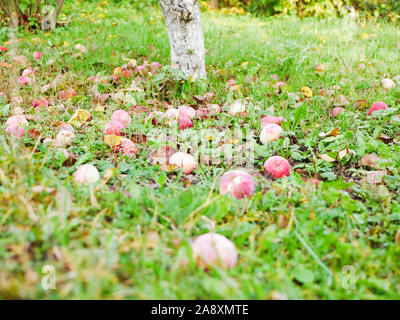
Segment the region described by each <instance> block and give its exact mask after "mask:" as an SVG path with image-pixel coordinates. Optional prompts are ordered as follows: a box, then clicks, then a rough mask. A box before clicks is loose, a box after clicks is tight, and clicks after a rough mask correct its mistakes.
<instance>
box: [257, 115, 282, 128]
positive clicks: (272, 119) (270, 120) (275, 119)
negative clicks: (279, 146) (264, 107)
mask: <svg viewBox="0 0 400 320" xmlns="http://www.w3.org/2000/svg"><path fill="white" fill-rule="evenodd" d="M282 120H283V117H276V116H265V117H262V118H261V129H262V128H264V127H265V126H266V125H267V124H268V123H275V124H277V125H279V126H280V125H281V121H282Z"/></svg>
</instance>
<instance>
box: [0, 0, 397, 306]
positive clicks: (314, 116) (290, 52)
mask: <svg viewBox="0 0 400 320" xmlns="http://www.w3.org/2000/svg"><path fill="white" fill-rule="evenodd" d="M64 14H65V16H66V17H68V18H69V19H70V23H69V24H68V25H66V26H63V27H58V28H56V29H55V30H54V31H52V32H49V33H43V32H37V33H29V32H27V31H20V32H19V33H18V38H19V41H18V43H17V44H16V45H15V44H13V43H10V42H7V41H9V40H10V39H8V32H7V29H5V28H3V29H2V30H1V31H0V36H1V39H0V40H1V41H2V43H3V46H5V47H10V48H11V47H12V45H15V46H16V49H15V50H16V52H17V54H19V55H23V56H25V57H27V58H28V60H29V61H28V62H29V63H28V65H29V66H32V67H33V68H34V70H35V76H34V78H35V79H36V80H35V81H36V83H30V84H27V85H25V86H18V85H17V83H16V82H15V81H16V80H15V74H16V75H17V76H18V77H19V76H20V75H21V72H22V71H23V70H24V68H25V67H27V65H25V66H20V65H18V63H17V62H15V61H13V60H12V57H11V54H10V49H9V51H7V52H5V53H1V55H2V56H1V57H0V59H1V61H3V62H2V66H1V69H0V75H1V78H2V82H1V86H2V87H1V90H2V91H3V92H4V93H5V95H6V96H5V98H4V99H2V100H1V101H0V117H1V126H2V129H3V130H2V131H1V133H0V298H2V299H10V298H24V299H30V298H50V299H57V298H58V299H60V298H61V299H65V298H67V299H72V298H73V299H84V298H87V299H91V298H99V299H103V298H108V299H280V298H288V299H381V298H388V299H395V298H400V274H399V265H400V260H399V257H400V245H399V242H400V232H399V229H400V205H399V193H398V192H399V186H400V184H399V168H400V162H399V160H400V147H399V141H400V140H399V127H400V126H399V123H400V118H399V106H400V86H396V87H395V88H393V89H391V90H386V89H384V88H382V87H381V84H380V82H381V80H382V79H383V78H390V77H393V76H396V75H397V74H399V73H400V71H399V70H400V59H399V48H400V29H399V28H398V26H394V25H390V24H384V23H380V24H370V23H364V22H362V21H361V22H359V21H351V20H339V19H329V20H316V19H305V20H299V19H297V18H294V17H274V18H264V19H256V18H253V17H251V16H248V15H238V16H236V15H227V14H223V13H218V12H203V13H202V21H203V28H204V32H205V46H206V49H207V57H206V65H207V73H208V83H205V82H192V81H190V80H189V81H184V80H181V79H180V75H179V74H177V73H176V72H175V71H173V70H172V71H171V68H169V67H167V65H168V64H169V63H170V58H169V43H168V37H167V33H166V27H165V25H164V22H163V18H162V14H161V11H160V10H159V9H158V8H147V7H145V6H143V7H130V6H129V5H127V4H124V5H122V6H118V5H112V6H111V5H109V4H107V3H106V2H104V3H102V4H100V5H99V4H91V3H89V4H87V3H86V4H82V3H79V2H76V3H75V2H72V3H70V4H68V5H67V6H66V7H65V10H64ZM76 44H81V45H83V46H84V48H86V49H87V52H85V50H84V49H82V47H79V46H78V47H75V45H76ZM38 51H42V52H43V53H44V55H43V57H42V58H41V59H40V60H37V59H35V58H34V57H33V53H34V52H38ZM129 59H135V60H136V62H137V65H142V64H143V63H145V62H146V61H148V62H155V61H156V62H160V63H161V64H162V65H163V66H164V67H163V69H161V70H159V71H156V72H154V74H153V75H147V76H144V77H143V79H142V81H141V82H140V83H139V84H138V88H139V89H138V88H133V89H130V90H127V91H126V92H127V96H125V97H122V98H121V95H120V96H119V98H115V96H114V98H113V97H109V98H108V100H107V101H106V102H102V101H99V99H97V100H96V99H95V98H94V97H93V90H92V88H93V83H92V82H90V81H88V80H87V79H88V77H91V76H96V75H104V76H109V75H111V74H113V72H114V70H115V68H117V67H121V66H123V65H124V64H127V63H129ZM52 60H53V61H52ZM49 62H50V63H49ZM131 63H134V62H132V61H131ZM360 64H362V65H360ZM316 65H317V66H316ZM322 69H323V70H322ZM118 70H119V69H117V71H115V73H118ZM13 72H14V73H15V74H14V77H13ZM60 75H61V77H59V79H60V81H59V82H58V83H56V85H55V86H54V88H50V89H49V90H48V91H46V92H44V93H40V89H41V88H43V86H44V85H46V84H48V83H50V82H51V81H52V80H53V79H55V78H56V77H57V76H60ZM229 79H234V80H235V83H236V84H237V85H238V86H235V85H233V86H230V85H229V83H228V84H227V81H228V80H229ZM277 79H279V81H283V82H285V84H286V85H284V86H283V87H282V88H281V90H276V88H275V87H274V86H275V84H276V83H277V81H278V80H277ZM131 82H132V79H128V80H126V79H122V80H121V79H119V80H118V81H116V83H115V84H110V85H108V84H104V85H100V86H99V87H98V89H99V90H100V93H117V92H120V93H121V89H126V88H129V86H130V84H131ZM335 86H336V87H335ZM337 86H340V87H337ZM70 87H71V88H74V89H75V90H76V93H77V94H76V96H75V97H73V98H72V99H65V97H60V95H59V92H60V91H61V90H63V89H68V88H70ZM304 87H309V88H310V89H311V90H312V93H313V95H312V97H311V98H307V97H306V96H307V95H309V94H308V92H307V89H303V91H302V88H304ZM332 88H334V89H335V90H334V95H335V96H336V99H339V98H337V97H339V95H343V96H344V97H345V98H346V99H347V100H348V102H349V104H347V105H344V106H343V107H344V108H345V112H343V113H341V114H339V116H338V117H336V118H335V117H333V116H332V114H331V112H332V109H333V107H334V105H333V104H334V102H335V101H332V100H331V99H330V98H329V97H328V98H327V97H324V96H321V95H320V90H321V89H325V90H327V89H332ZM207 92H212V93H214V94H215V98H213V99H212V101H210V102H212V103H215V104H219V105H221V106H222V107H223V108H222V109H223V111H222V113H221V114H220V115H218V116H216V117H212V118H211V117H210V118H208V119H205V120H195V121H194V127H193V128H190V129H186V130H184V131H179V132H178V135H177V137H178V138H177V139H178V140H179V141H180V142H181V143H182V146H187V145H188V143H186V145H185V135H186V136H187V135H190V133H193V134H194V133H195V132H196V131H199V130H200V129H204V128H211V127H212V128H216V129H217V130H222V128H225V129H226V128H230V127H232V126H234V125H236V126H239V127H246V128H248V129H254V130H255V131H254V132H255V133H257V134H258V133H259V131H260V116H261V115H268V114H274V115H278V116H282V117H284V118H285V119H286V121H285V122H282V128H283V130H284V132H283V133H282V136H281V138H280V139H279V140H278V141H275V142H272V143H271V144H268V145H262V144H261V143H260V141H259V139H258V136H257V137H256V146H255V150H254V168H253V169H252V170H249V172H250V173H251V174H252V175H253V176H254V178H255V180H256V183H257V189H256V193H255V194H254V195H253V196H252V197H250V198H248V199H242V200H237V199H235V198H233V197H231V196H228V195H224V196H223V195H220V194H219V193H218V180H219V177H220V176H221V175H222V174H223V173H224V172H226V171H227V170H229V169H231V167H230V165H229V164H227V163H226V161H221V163H219V164H214V165H211V166H207V165H201V164H199V165H198V168H197V169H196V170H195V171H194V172H193V173H192V174H191V175H184V174H183V173H182V172H181V171H180V170H174V169H173V168H169V169H171V170H170V171H162V170H161V168H160V166H159V165H151V164H150V162H149V157H150V156H151V154H152V153H153V151H154V150H156V149H157V148H158V146H159V144H158V143H157V141H153V137H152V135H151V132H152V131H151V130H153V129H154V128H157V127H155V126H153V124H152V122H151V121H146V118H147V117H148V113H146V112H143V113H139V111H143V110H144V108H141V107H146V108H147V109H148V110H150V111H155V110H161V111H164V108H165V105H164V102H168V103H170V104H172V105H173V106H179V105H182V104H188V105H193V106H194V108H196V109H197V108H201V107H202V106H201V102H198V101H196V100H195V99H194V98H193V96H194V95H198V96H201V95H203V94H205V93H207ZM288 93H295V94H296V95H297V96H298V98H300V99H303V101H301V102H300V103H298V102H297V98H296V97H295V96H293V95H290V94H289V95H288ZM18 95H20V96H22V97H23V103H22V104H21V107H22V108H23V110H24V113H25V114H26V115H27V119H28V122H29V126H28V127H27V128H26V132H25V135H24V137H23V138H22V139H20V140H19V139H16V138H15V137H13V136H9V135H7V134H6V133H5V132H4V129H5V128H6V125H5V122H6V120H7V119H8V118H9V117H10V116H12V115H13V113H14V112H16V111H15V107H16V103H15V101H14V102H13V103H10V101H11V99H12V97H14V96H18ZM34 98H35V99H39V98H46V99H47V100H48V101H49V102H50V106H49V107H48V108H47V109H46V108H42V109H40V108H39V109H38V110H37V111H35V110H34V108H33V107H31V101H32V99H34ZM67 98H68V97H67ZM236 99H246V101H248V106H247V110H246V111H247V112H243V113H240V114H237V115H235V116H230V115H229V113H228V111H229V106H230V105H231V104H232V103H233V101H234V100H236ZM361 99H365V100H366V101H367V103H366V105H365V104H357V103H356V102H357V101H358V100H361ZM100 100H101V99H100ZM376 101H384V102H385V103H386V104H387V105H388V106H389V108H388V109H386V110H383V111H379V112H376V113H374V114H373V115H372V116H369V115H367V111H368V108H369V106H370V105H371V104H372V103H373V102H376ZM336 102H338V101H337V100H336ZM340 102H343V101H339V103H337V104H343V103H340ZM355 103H356V104H355ZM132 106H134V107H132ZM135 106H136V107H135ZM138 106H141V107H138ZM271 107H273V109H272V108H271ZM78 108H80V109H86V110H88V111H89V112H90V114H91V120H90V121H88V122H87V123H85V124H83V125H82V126H81V127H80V126H79V125H78V126H77V128H75V135H76V138H75V140H74V141H73V143H72V145H71V146H69V147H66V148H65V149H66V150H68V151H69V152H70V153H73V154H74V156H75V158H76V162H74V161H72V160H70V161H66V156H65V154H64V152H63V151H62V150H60V149H59V148H55V147H52V146H51V145H50V144H46V143H43V139H44V138H54V137H55V136H56V133H57V125H58V124H59V123H61V122H62V121H65V122H67V121H68V120H70V118H71V117H72V115H73V113H74V111H75V110H76V109H78ZM116 109H124V110H129V112H130V113H131V116H132V118H133V121H132V123H131V124H130V125H129V126H128V128H127V129H125V131H124V133H125V135H126V136H127V137H128V138H131V139H132V140H134V141H135V142H136V145H137V147H138V153H137V154H136V156H135V157H132V158H129V157H126V156H123V155H121V154H119V153H116V152H113V151H112V149H111V148H110V147H109V146H108V145H107V144H106V143H105V141H104V125H105V123H106V122H107V121H109V119H110V117H111V114H112V112H113V111H114V110H116ZM142 109H143V110H142ZM17 110H18V109H17ZM19 111H21V110H19ZM33 129H35V130H33ZM324 134H327V135H325V136H324ZM213 138H214V139H217V138H216V137H208V138H207V139H206V142H204V141H201V142H202V143H208V140H210V141H211V140H212V139H213ZM231 142H232V141H231ZM221 143H222V144H223V143H229V142H227V141H223V139H222V142H221ZM233 143H234V144H239V145H240V144H241V141H233ZM189 146H190V145H189ZM342 150H347V151H345V152H344V155H345V156H344V157H343V158H342V159H340V157H339V155H338V152H339V151H342ZM189 151H191V150H189ZM192 151H193V150H192ZM192 153H194V151H193V152H192ZM369 154H376V155H377V156H378V157H379V160H378V161H375V163H372V164H371V163H370V165H361V164H360V163H359V161H360V159H362V157H364V156H366V155H369ZM272 155H280V156H282V157H284V158H286V159H288V160H289V162H290V164H291V174H290V176H289V177H285V178H282V179H275V180H273V179H271V178H270V177H268V176H267V175H266V174H264V173H263V163H264V161H265V160H266V159H267V158H268V157H270V156H272ZM326 155H328V156H330V157H331V158H332V159H329V158H327V157H326ZM341 155H343V153H342V154H341ZM326 160H329V161H332V162H329V161H326ZM85 163H91V164H93V165H95V166H96V167H97V168H98V170H99V172H100V175H101V176H102V179H101V181H100V182H99V183H97V184H96V185H95V187H94V188H90V187H88V186H82V185H79V184H77V183H75V182H74V181H73V173H74V172H75V171H76V169H77V168H78V167H79V166H80V165H82V164H85ZM372 171H385V172H386V175H385V176H384V178H383V179H382V180H381V181H380V180H377V181H373V180H375V179H374V178H372V181H371V173H369V179H366V177H367V172H372ZM311 178H313V179H315V180H311ZM312 182H314V184H313V183H312ZM315 182H317V184H318V182H319V184H318V186H316V185H315ZM213 225H215V231H216V232H218V233H220V234H222V235H224V236H226V237H227V238H229V239H231V240H232V241H233V242H234V244H235V246H236V248H237V250H238V253H239V260H238V263H237V265H236V266H235V267H234V268H232V269H230V270H225V269H223V268H212V269H210V270H208V271H204V270H202V269H201V268H199V267H198V266H197V265H196V263H195V261H194V260H193V258H192V254H191V247H190V244H191V241H192V240H193V239H194V238H195V237H196V236H198V235H201V234H203V233H206V232H209V231H210V228H211V229H213V228H214V227H213ZM44 266H49V267H45V268H44ZM46 268H47V269H46ZM48 268H50V270H53V268H54V272H53V273H52V275H54V279H55V288H54V289H49V290H46V288H47V287H46V286H44V285H43V280H45V279H44V278H45V277H47V276H48V270H49V269H48Z"/></svg>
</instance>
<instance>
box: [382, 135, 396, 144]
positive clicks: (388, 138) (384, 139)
mask: <svg viewBox="0 0 400 320" xmlns="http://www.w3.org/2000/svg"><path fill="white" fill-rule="evenodd" d="M378 139H379V140H381V141H382V142H384V143H386V144H388V143H391V142H392V141H393V138H392V137H389V136H388V135H387V134H384V133H381V134H380V135H379V137H378Z"/></svg>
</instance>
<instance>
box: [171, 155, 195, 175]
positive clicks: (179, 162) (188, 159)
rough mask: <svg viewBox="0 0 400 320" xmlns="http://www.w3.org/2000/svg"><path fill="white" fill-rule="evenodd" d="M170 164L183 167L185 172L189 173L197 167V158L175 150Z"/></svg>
mask: <svg viewBox="0 0 400 320" xmlns="http://www.w3.org/2000/svg"><path fill="white" fill-rule="evenodd" d="M169 164H170V165H174V166H176V167H178V168H182V169H183V173H184V174H189V173H191V172H192V171H193V170H194V169H196V160H195V159H194V158H193V157H192V156H191V155H190V154H188V153H185V152H175V153H174V154H173V155H172V156H171V157H170V158H169Z"/></svg>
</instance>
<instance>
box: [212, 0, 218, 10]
mask: <svg viewBox="0 0 400 320" xmlns="http://www.w3.org/2000/svg"><path fill="white" fill-rule="evenodd" d="M211 9H213V10H218V9H219V1H218V0H211Z"/></svg>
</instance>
